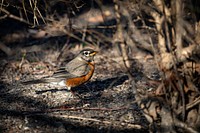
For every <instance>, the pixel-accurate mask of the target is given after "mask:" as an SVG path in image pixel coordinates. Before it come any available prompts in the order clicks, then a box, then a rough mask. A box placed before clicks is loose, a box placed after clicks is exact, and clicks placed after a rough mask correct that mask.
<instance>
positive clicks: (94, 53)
mask: <svg viewBox="0 0 200 133" xmlns="http://www.w3.org/2000/svg"><path fill="white" fill-rule="evenodd" d="M97 53H98V51H94V52H92V53H91V54H90V56H94V55H96V54H97Z"/></svg>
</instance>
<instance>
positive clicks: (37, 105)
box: [0, 42, 158, 133]
mask: <svg viewBox="0 0 200 133" xmlns="http://www.w3.org/2000/svg"><path fill="white" fill-rule="evenodd" d="M45 45H46V44H45ZM40 46H41V47H44V46H42V45H39V47H40ZM47 46H52V47H51V48H46V49H43V51H39V52H33V53H27V54H26V56H25V58H24V59H23V60H22V55H21V54H20V55H16V56H15V57H13V58H2V59H1V62H2V64H1V71H2V75H1V76H2V78H1V84H0V95H1V96H0V120H1V123H0V132H9V133H11V132H19V133H21V132H26V133H33V132H37V133H38V132H52V133H64V132H70V133H71V132H133V131H134V132H148V122H147V121H146V119H145V117H144V116H142V113H141V110H140V108H139V107H138V105H137V104H136V102H134V100H135V98H134V95H135V90H134V88H133V87H132V86H131V82H132V81H130V80H129V79H128V76H127V75H126V73H125V70H124V69H123V64H122V61H121V57H120V55H119V54H118V52H117V50H116V49H115V48H109V49H104V48H102V49H101V48H100V50H99V53H98V55H97V56H96V57H95V62H96V70H95V73H94V75H93V77H92V79H91V80H90V82H88V83H86V84H85V85H82V86H79V87H76V88H73V89H74V91H75V92H76V93H77V97H71V96H70V92H68V91H67V89H66V88H58V87H57V86H53V85H48V84H37V85H26V86H24V85H22V84H21V83H20V82H21V81H26V80H31V79H37V78H41V77H43V76H47V75H49V74H51V73H52V72H53V71H54V70H55V66H54V65H55V63H54V60H55V57H57V55H58V54H59V52H58V51H59V50H60V48H59V47H58V46H56V45H54V44H51V42H48V45H47ZM79 50H80V48H71V49H70V51H72V52H69V54H68V56H67V59H68V60H69V59H71V58H72V57H73V55H74V54H76V53H77V52H78V51H79ZM72 53H73V54H72ZM132 56H133V57H134V58H133V60H134V61H133V62H132V73H133V75H135V82H136V85H137V86H138V88H139V89H140V90H141V91H148V90H150V89H152V86H150V85H149V84H148V83H147V81H146V78H144V75H143V74H145V75H147V76H149V77H152V78H155V76H158V73H157V69H156V63H155V62H154V60H153V58H151V57H147V56H146V55H145V54H140V53H139V54H138V53H137V54H135V53H133V55H132ZM45 61H46V62H45ZM78 96H80V97H82V99H80V98H79V97H78Z"/></svg>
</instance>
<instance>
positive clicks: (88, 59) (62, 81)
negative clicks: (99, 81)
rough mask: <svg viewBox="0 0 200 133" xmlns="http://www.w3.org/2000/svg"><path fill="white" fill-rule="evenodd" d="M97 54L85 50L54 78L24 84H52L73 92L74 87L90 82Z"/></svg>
mask: <svg viewBox="0 0 200 133" xmlns="http://www.w3.org/2000/svg"><path fill="white" fill-rule="evenodd" d="M96 53H97V51H94V50H92V49H84V50H82V51H80V53H79V54H78V55H77V56H76V57H75V58H74V59H72V60H71V61H70V62H68V63H67V64H66V65H65V66H64V67H62V68H60V69H59V70H58V71H56V72H55V73H54V74H53V75H52V76H49V77H44V78H41V79H38V80H32V81H25V82H23V84H25V85H26V84H38V83H51V84H56V85H59V86H65V87H67V89H68V90H70V91H71V88H72V87H76V86H79V85H81V84H83V83H85V82H87V81H89V80H90V78H91V77H92V75H93V73H94V69H95V63H94V56H95V55H96ZM71 92H72V91H71ZM72 94H73V92H72Z"/></svg>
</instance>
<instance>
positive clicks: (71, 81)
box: [66, 63, 94, 87]
mask: <svg viewBox="0 0 200 133" xmlns="http://www.w3.org/2000/svg"><path fill="white" fill-rule="evenodd" d="M88 65H89V67H90V71H89V73H88V74H87V75H83V76H81V77H77V78H71V79H67V80H66V85H67V86H68V87H75V86H79V85H81V84H83V83H85V82H87V81H88V80H90V78H91V77H92V75H93V73H94V63H88Z"/></svg>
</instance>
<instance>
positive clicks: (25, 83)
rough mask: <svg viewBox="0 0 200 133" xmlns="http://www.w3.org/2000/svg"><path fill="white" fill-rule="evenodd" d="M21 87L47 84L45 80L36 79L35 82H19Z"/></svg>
mask: <svg viewBox="0 0 200 133" xmlns="http://www.w3.org/2000/svg"><path fill="white" fill-rule="evenodd" d="M21 83H22V84H23V85H30V84H41V83H47V81H46V80H45V79H37V80H30V81H24V82H21Z"/></svg>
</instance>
